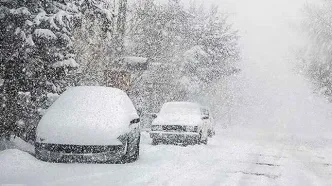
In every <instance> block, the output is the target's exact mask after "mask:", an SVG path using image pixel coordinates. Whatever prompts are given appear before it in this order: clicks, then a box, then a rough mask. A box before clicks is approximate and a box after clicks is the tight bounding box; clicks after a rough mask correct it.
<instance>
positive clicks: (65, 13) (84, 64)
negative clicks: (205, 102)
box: [0, 0, 238, 141]
mask: <svg viewBox="0 0 332 186" xmlns="http://www.w3.org/2000/svg"><path fill="white" fill-rule="evenodd" d="M117 8H118V2H117V1H114V0H66V1H63V0H42V1H39V0H25V1H17V0H7V1H1V2H0V25H1V27H0V60H1V63H0V69H1V71H0V88H1V90H0V96H1V104H0V105H1V113H0V136H5V135H6V134H7V135H10V134H13V133H14V134H16V135H18V136H20V137H22V138H24V139H26V140H32V141H33V139H34V130H35V127H36V124H37V123H38V121H39V119H40V117H41V115H42V114H43V112H45V109H47V108H48V107H49V106H50V105H51V104H52V102H53V101H54V100H55V99H56V98H57V96H58V95H59V94H61V93H62V92H63V91H64V90H66V88H67V87H69V86H77V85H104V79H103V72H104V70H105V69H106V68H107V67H108V66H112V61H113V60H114V53H115V50H117V47H118V44H117V43H116V41H117V40H115V37H117V36H118V34H119V33H117V29H116V28H117V24H119V23H117V14H118V9H117ZM127 15H128V16H127V23H126V32H125V40H124V43H125V50H124V55H126V56H139V57H146V58H148V59H149V61H151V64H150V65H149V68H148V70H147V71H145V72H144V73H143V75H142V76H141V78H139V79H138V80H137V81H135V82H134V84H133V86H132V90H131V91H130V92H129V94H130V96H131V97H132V98H133V100H134V102H135V104H136V105H138V106H140V107H149V108H152V107H153V108H157V107H159V106H160V104H162V103H163V101H171V100H183V99H190V98H192V97H193V96H195V95H197V94H200V93H199V92H200V91H199V90H202V89H204V86H208V84H209V83H211V82H213V81H214V80H217V79H218V78H222V76H224V75H227V74H229V73H233V72H234V71H233V70H234V69H233V68H232V64H233V62H234V61H236V60H237V59H238V48H237V39H238V36H237V34H236V32H235V31H234V30H232V27H231V25H230V24H229V23H228V22H227V17H225V16H224V15H223V14H221V13H220V12H219V11H218V7H216V6H212V7H211V8H210V9H209V10H205V9H204V8H203V5H197V4H195V3H194V2H192V3H191V5H190V7H184V6H183V5H181V3H180V2H179V1H174V0H169V1H168V2H166V3H157V1H154V0H135V1H129V3H128V12H127ZM151 95H154V96H157V98H156V99H154V100H153V101H151V100H149V99H151ZM148 98H149V99H148Z"/></svg>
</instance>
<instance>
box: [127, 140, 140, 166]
mask: <svg viewBox="0 0 332 186" xmlns="http://www.w3.org/2000/svg"><path fill="white" fill-rule="evenodd" d="M136 141H137V142H136V144H130V142H129V141H128V142H127V143H128V147H127V148H128V149H129V150H128V151H127V152H126V155H125V156H124V163H132V162H134V161H136V160H137V159H138V157H139V144H140V136H139V137H138V139H137V140H136ZM132 145H133V146H132ZM131 146H132V147H131Z"/></svg>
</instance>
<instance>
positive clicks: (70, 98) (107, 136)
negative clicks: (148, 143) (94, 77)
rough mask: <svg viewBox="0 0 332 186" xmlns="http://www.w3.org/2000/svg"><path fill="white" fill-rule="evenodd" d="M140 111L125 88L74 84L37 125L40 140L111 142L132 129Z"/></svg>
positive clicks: (96, 143) (46, 141)
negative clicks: (75, 85) (132, 124)
mask: <svg viewBox="0 0 332 186" xmlns="http://www.w3.org/2000/svg"><path fill="white" fill-rule="evenodd" d="M138 117H139V116H138V115H137V112H136V110H135V108H134V106H133V104H132V102H131V100H130V99H129V97H128V96H127V95H126V93H124V92H123V91H121V90H119V89H114V88H109V87H74V88H69V89H68V90H67V91H65V92H64V93H63V94H62V95H61V96H60V97H59V98H58V99H57V100H56V101H55V103H54V104H53V105H52V106H51V107H50V108H49V109H48V110H47V112H46V114H45V115H44V116H43V118H42V119H41V121H40V122H39V125H38V127H37V141H38V142H40V141H42V142H44V143H57V144H77V145H110V143H119V141H118V140H117V138H118V137H119V135H121V134H123V133H125V132H127V131H128V130H129V124H130V121H131V120H133V119H136V118H138Z"/></svg>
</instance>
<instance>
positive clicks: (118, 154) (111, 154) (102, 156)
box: [35, 148, 127, 163]
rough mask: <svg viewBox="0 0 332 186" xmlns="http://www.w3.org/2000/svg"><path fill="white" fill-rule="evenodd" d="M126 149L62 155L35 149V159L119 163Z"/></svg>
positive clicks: (62, 153) (59, 161) (63, 161)
mask: <svg viewBox="0 0 332 186" xmlns="http://www.w3.org/2000/svg"><path fill="white" fill-rule="evenodd" d="M126 152H127V149H126V148H123V149H121V150H117V151H106V152H101V153H86V154H84V153H78V154H75V153H64V152H54V151H49V150H45V149H43V148H36V149H35V154H36V157H37V158H38V159H40V160H43V161H48V162H55V163H121V162H122V160H123V157H124V155H125V154H126Z"/></svg>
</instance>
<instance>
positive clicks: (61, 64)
mask: <svg viewBox="0 0 332 186" xmlns="http://www.w3.org/2000/svg"><path fill="white" fill-rule="evenodd" d="M52 66H53V67H54V68H59V67H72V68H77V67H78V66H79V65H78V64H77V63H76V61H75V60H74V59H72V58H70V59H66V60H63V61H58V62H55V63H53V65H52Z"/></svg>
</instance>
